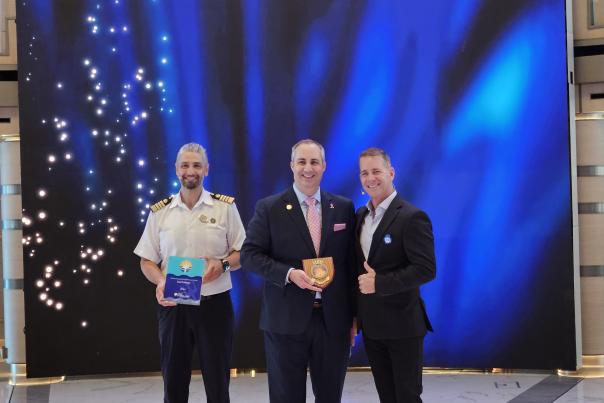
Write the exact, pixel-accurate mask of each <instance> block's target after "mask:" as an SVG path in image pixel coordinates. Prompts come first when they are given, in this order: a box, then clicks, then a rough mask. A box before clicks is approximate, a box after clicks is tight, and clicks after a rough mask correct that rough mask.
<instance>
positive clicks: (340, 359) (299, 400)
mask: <svg viewBox="0 0 604 403" xmlns="http://www.w3.org/2000/svg"><path fill="white" fill-rule="evenodd" d="M264 345H265V348H266V367H267V372H268V389H269V397H270V401H271V403H305V402H306V369H307V368H309V369H310V379H311V381H312V389H313V392H314V395H315V402H316V403H339V402H340V400H341V399H342V389H343V387H344V377H345V376H346V366H347V364H348V358H349V356H350V332H349V331H343V332H342V333H341V334H337V335H330V334H328V333H327V329H326V328H325V323H324V322H323V312H322V310H321V309H320V308H319V309H314V310H313V315H312V319H311V321H310V324H309V326H308V328H307V329H306V330H305V331H304V332H303V333H302V334H299V335H284V334H278V333H272V332H264Z"/></svg>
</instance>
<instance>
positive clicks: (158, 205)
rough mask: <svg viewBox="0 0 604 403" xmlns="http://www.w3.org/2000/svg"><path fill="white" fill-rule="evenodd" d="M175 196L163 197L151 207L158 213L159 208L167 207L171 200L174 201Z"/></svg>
mask: <svg viewBox="0 0 604 403" xmlns="http://www.w3.org/2000/svg"><path fill="white" fill-rule="evenodd" d="M173 198H174V196H170V197H168V198H167V199H163V200H160V201H158V202H157V203H155V204H152V205H151V207H149V208H150V209H151V211H153V212H154V213H157V212H158V211H159V210H161V209H163V208H164V207H166V206H167V205H168V204H170V202H171V201H172V199H173Z"/></svg>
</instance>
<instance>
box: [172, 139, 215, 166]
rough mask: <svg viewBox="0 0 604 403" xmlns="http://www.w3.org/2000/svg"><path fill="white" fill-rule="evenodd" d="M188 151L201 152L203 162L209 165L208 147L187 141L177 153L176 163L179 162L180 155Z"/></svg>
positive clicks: (204, 164)
mask: <svg viewBox="0 0 604 403" xmlns="http://www.w3.org/2000/svg"><path fill="white" fill-rule="evenodd" d="M187 152H189V153H197V154H199V155H200V156H201V164H202V165H203V166H206V167H207V166H208V154H207V153H206V149H205V148H203V146H202V145H201V144H197V143H187V144H185V145H184V146H182V147H180V149H179V150H178V154H176V164H178V161H179V160H180V157H181V156H182V155H183V154H184V153H187Z"/></svg>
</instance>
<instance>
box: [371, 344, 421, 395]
mask: <svg viewBox="0 0 604 403" xmlns="http://www.w3.org/2000/svg"><path fill="white" fill-rule="evenodd" d="M363 342H364V343H365V351H366V352H367V358H368V359H369V365H371V373H372V374H373V379H374V381H375V386H376V388H377V391H378V395H379V397H380V402H381V403H421V401H422V399H421V397H420V395H421V394H422V366H423V355H424V338H423V337H412V338H405V339H395V340H375V339H370V338H368V337H366V336H365V335H364V334H363Z"/></svg>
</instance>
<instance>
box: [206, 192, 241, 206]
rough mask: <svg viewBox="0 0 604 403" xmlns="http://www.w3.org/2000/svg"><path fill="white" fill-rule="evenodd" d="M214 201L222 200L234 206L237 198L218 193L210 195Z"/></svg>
mask: <svg viewBox="0 0 604 403" xmlns="http://www.w3.org/2000/svg"><path fill="white" fill-rule="evenodd" d="M210 195H211V196H212V198H213V199H216V200H220V201H221V202H225V203H228V204H233V203H234V202H235V198H234V197H232V196H226V195H221V194H218V193H210Z"/></svg>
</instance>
